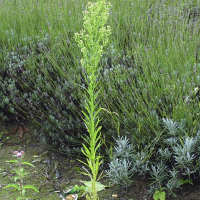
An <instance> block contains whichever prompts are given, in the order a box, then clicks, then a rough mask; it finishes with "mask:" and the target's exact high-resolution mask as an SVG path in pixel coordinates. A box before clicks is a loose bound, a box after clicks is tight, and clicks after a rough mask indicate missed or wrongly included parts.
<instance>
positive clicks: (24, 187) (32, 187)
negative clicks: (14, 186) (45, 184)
mask: <svg viewBox="0 0 200 200" xmlns="http://www.w3.org/2000/svg"><path fill="white" fill-rule="evenodd" d="M23 189H32V190H34V191H35V192H40V191H39V190H38V189H37V188H36V187H35V186H33V185H25V186H23Z"/></svg>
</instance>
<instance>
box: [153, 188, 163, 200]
mask: <svg viewBox="0 0 200 200" xmlns="http://www.w3.org/2000/svg"><path fill="white" fill-rule="evenodd" d="M153 199H154V200H165V191H162V190H156V192H155V194H154V195H153Z"/></svg>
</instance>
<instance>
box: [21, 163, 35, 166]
mask: <svg viewBox="0 0 200 200" xmlns="http://www.w3.org/2000/svg"><path fill="white" fill-rule="evenodd" d="M22 164H23V165H30V166H31V167H35V166H34V165H32V164H31V163H29V162H23V163H22Z"/></svg>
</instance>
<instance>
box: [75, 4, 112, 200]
mask: <svg viewBox="0 0 200 200" xmlns="http://www.w3.org/2000/svg"><path fill="white" fill-rule="evenodd" d="M109 7H110V3H106V2H104V1H98V2H96V3H88V5H87V9H86V11H84V13H83V14H84V18H83V19H84V23H83V26H84V30H82V31H81V32H80V33H76V35H75V39H76V41H77V42H78V45H79V47H80V48H81V52H82V59H81V64H82V67H83V71H84V77H85V80H86V83H87V85H88V88H87V89H86V94H85V98H86V101H85V109H86V111H85V112H84V111H83V114H84V116H85V119H84V122H85V125H86V128H87V131H88V132H89V136H88V137H86V138H84V140H85V141H86V143H88V144H89V148H88V147H87V146H86V145H85V144H83V147H84V149H82V152H83V154H84V155H85V156H86V157H87V163H85V162H82V161H81V162H82V163H84V164H85V165H86V166H88V167H89V168H90V170H91V173H90V172H89V171H87V170H86V171H87V173H86V174H87V175H88V176H89V177H90V179H91V185H92V187H91V191H90V193H89V195H90V197H89V196H88V198H90V199H98V196H97V191H98V187H97V182H96V181H98V179H97V175H98V171H99V166H100V164H101V161H100V159H101V156H100V155H98V156H97V155H96V153H97V150H98V149H99V147H100V146H101V142H100V137H101V134H100V130H101V126H98V124H99V122H100V119H99V117H98V113H99V112H100V110H101V109H100V108H99V109H98V108H97V106H98V103H97V98H98V94H99V91H97V85H98V83H97V78H98V75H99V74H98V68H99V66H98V63H99V61H100V58H101V56H102V52H103V48H104V47H105V46H106V44H107V43H108V37H109V35H110V33H111V30H110V27H109V26H107V27H105V24H106V22H107V19H108V16H109Z"/></svg>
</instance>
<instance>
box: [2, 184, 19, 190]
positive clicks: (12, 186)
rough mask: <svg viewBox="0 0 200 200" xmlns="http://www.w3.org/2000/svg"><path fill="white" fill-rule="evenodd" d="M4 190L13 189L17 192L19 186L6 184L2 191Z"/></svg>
mask: <svg viewBox="0 0 200 200" xmlns="http://www.w3.org/2000/svg"><path fill="white" fill-rule="evenodd" d="M6 188H15V189H17V190H20V186H19V185H18V184H8V185H7V186H5V187H4V188H3V189H6Z"/></svg>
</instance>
